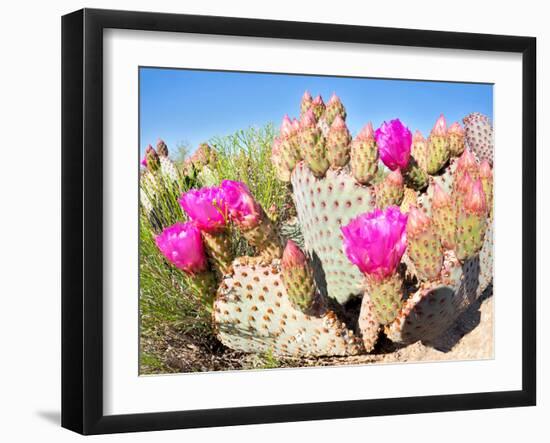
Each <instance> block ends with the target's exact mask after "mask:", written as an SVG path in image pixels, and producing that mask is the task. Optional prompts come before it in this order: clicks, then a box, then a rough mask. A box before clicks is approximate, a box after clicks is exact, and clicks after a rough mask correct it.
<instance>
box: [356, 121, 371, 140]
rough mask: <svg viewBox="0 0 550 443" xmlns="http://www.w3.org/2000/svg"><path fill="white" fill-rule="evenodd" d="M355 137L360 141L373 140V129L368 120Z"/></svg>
mask: <svg viewBox="0 0 550 443" xmlns="http://www.w3.org/2000/svg"><path fill="white" fill-rule="evenodd" d="M355 139H356V140H360V141H368V140H374V129H373V127H372V123H371V122H368V123H367V124H366V125H365V126H363V129H361V131H360V132H359V134H357V136H356V137H355Z"/></svg>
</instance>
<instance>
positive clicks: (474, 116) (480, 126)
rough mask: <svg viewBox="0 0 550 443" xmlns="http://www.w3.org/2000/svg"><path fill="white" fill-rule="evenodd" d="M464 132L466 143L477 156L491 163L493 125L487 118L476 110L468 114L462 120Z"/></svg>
mask: <svg viewBox="0 0 550 443" xmlns="http://www.w3.org/2000/svg"><path fill="white" fill-rule="evenodd" d="M462 121H463V122H464V130H465V133H466V143H467V144H468V147H469V148H470V150H471V151H472V152H474V153H475V154H476V156H477V158H478V159H479V160H480V161H481V160H484V159H485V160H487V161H488V162H489V163H490V164H491V165H492V164H493V143H494V142H493V127H492V126H491V123H490V122H489V118H488V117H487V116H485V115H483V114H480V113H478V112H473V113H471V114H468V115H467V116H466V117H464V119H463V120H462Z"/></svg>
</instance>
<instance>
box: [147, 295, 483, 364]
mask: <svg viewBox="0 0 550 443" xmlns="http://www.w3.org/2000/svg"><path fill="white" fill-rule="evenodd" d="M489 291H490V289H489ZM489 291H488V294H485V295H484V296H483V297H482V298H481V299H480V300H478V302H477V303H475V304H474V305H472V306H470V308H469V309H468V310H467V311H465V312H464V313H463V314H462V315H461V317H459V319H458V320H457V321H456V323H455V324H454V326H453V327H452V328H451V329H450V330H448V331H447V332H446V333H444V334H443V335H442V336H441V337H439V338H438V339H437V340H435V341H433V342H432V343H422V342H420V341H419V342H416V343H413V344H411V345H408V346H399V345H396V344H394V343H392V342H391V341H389V340H388V339H385V338H384V337H382V338H381V340H380V341H379V344H378V345H377V346H376V349H375V350H374V352H373V353H371V354H366V355H358V356H350V357H324V358H299V359H296V358H293V359H275V360H272V359H267V360H266V359H265V358H264V357H261V356H258V355H254V354H243V353H240V352H236V351H232V350H230V349H227V348H225V347H224V346H222V345H221V344H220V343H219V342H217V341H205V342H197V340H196V339H192V338H190V337H186V336H185V335H182V334H181V333H178V332H177V331H174V330H173V329H171V328H169V327H166V328H164V329H163V330H160V331H158V332H159V333H158V334H157V336H156V337H155V338H147V339H145V340H144V342H143V343H142V344H143V349H144V350H145V351H146V352H147V353H149V354H153V355H155V356H157V358H158V359H159V360H160V361H161V362H162V364H163V366H164V367H163V368H159V367H154V368H150V367H143V368H142V373H144V374H155V373H166V372H197V371H200V372H202V371H223V370H239V369H265V368H274V367H304V366H336V365H353V364H359V365H361V364H370V363H396V362H399V363H405V362H418V361H440V360H481V359H491V358H493V337H494V336H493V297H492V294H491V293H490V292H489Z"/></svg>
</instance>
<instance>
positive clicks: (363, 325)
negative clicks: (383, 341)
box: [357, 294, 380, 352]
mask: <svg viewBox="0 0 550 443" xmlns="http://www.w3.org/2000/svg"><path fill="white" fill-rule="evenodd" d="M357 327H358V329H359V331H360V333H361V338H362V340H363V346H364V348H365V351H367V352H370V351H372V350H373V349H374V345H375V344H376V341H377V339H378V332H379V331H380V323H379V321H378V318H376V314H375V309H374V305H373V303H372V301H371V299H370V297H369V296H368V294H365V295H363V299H362V300H361V310H360V312H359V320H358V322H357Z"/></svg>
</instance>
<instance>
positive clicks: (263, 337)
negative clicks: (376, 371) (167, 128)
mask: <svg viewBox="0 0 550 443" xmlns="http://www.w3.org/2000/svg"><path fill="white" fill-rule="evenodd" d="M346 117H347V112H346V109H345V107H344V105H343V104H342V102H341V101H340V99H339V98H338V97H337V96H336V95H333V96H332V97H331V99H330V100H329V101H328V103H327V104H326V105H325V103H324V101H323V99H322V98H321V97H320V96H318V97H316V98H313V97H312V96H311V95H310V94H309V93H308V92H306V93H305V94H304V95H303V97H302V100H301V103H300V107H299V118H294V119H291V118H289V117H288V116H285V117H284V118H283V122H282V125H281V130H280V133H279V134H278V135H277V137H275V139H274V141H273V149H272V162H273V166H274V168H275V170H276V173H277V177H278V178H279V179H280V180H282V181H285V182H287V183H289V186H291V189H292V194H293V200H294V205H295V210H296V215H297V217H296V219H295V220H293V221H292V222H291V223H287V224H283V225H281V226H277V225H276V224H274V223H273V221H272V219H271V218H270V217H268V216H267V215H266V212H265V211H264V209H263V208H262V207H261V205H259V204H258V203H257V202H256V200H255V198H254V196H253V195H252V193H251V192H250V191H249V189H248V188H247V187H246V185H244V184H243V183H239V182H232V181H229V180H224V181H223V182H222V183H217V184H213V186H212V187H209V188H202V189H199V190H192V191H189V192H187V193H185V194H184V195H183V196H182V197H181V198H180V203H181V206H182V208H183V210H184V211H185V213H186V214H187V217H188V219H189V221H188V222H187V223H186V224H185V225H178V228H177V229H175V231H174V229H173V228H167V229H166V230H165V231H164V232H163V233H161V234H159V236H158V237H157V245H158V246H159V249H160V250H161V252H162V253H163V254H164V255H165V257H166V258H167V260H168V261H169V262H170V263H171V264H173V265H174V266H177V267H179V268H180V269H181V270H182V271H183V272H186V273H187V274H188V275H189V278H190V280H191V281H196V282H197V285H199V287H200V288H202V289H203V290H205V291H208V290H210V291H211V294H210V295H209V296H205V297H204V298H203V299H204V300H205V303H208V304H209V306H208V308H209V309H211V310H212V321H213V324H214V329H215V331H216V334H217V336H218V338H219V339H220V341H221V342H222V343H223V344H225V345H226V346H228V347H230V348H232V349H235V350H239V351H243V352H272V353H273V354H274V355H281V356H331V355H337V356H342V355H355V354H359V353H365V352H372V351H373V349H374V347H375V345H376V342H377V340H378V339H379V337H380V335H381V334H385V335H386V336H387V338H389V339H390V340H393V341H395V342H398V343H411V342H414V341H417V340H423V341H425V342H429V341H430V340H433V339H435V338H437V337H438V336H439V335H441V334H443V333H444V332H445V331H446V330H447V329H448V328H449V327H450V326H452V324H453V322H454V321H455V320H456V319H457V317H458V316H459V315H460V314H461V313H462V312H463V311H464V310H465V309H466V308H467V307H468V306H470V305H471V304H472V303H473V302H474V301H476V300H477V298H478V297H479V296H480V295H481V293H482V292H483V291H484V290H485V288H487V287H488V286H489V285H490V283H491V281H492V216H493V211H492V201H493V199H492V161H493V159H492V152H493V146H492V129H491V127H490V124H489V122H488V119H487V118H486V117H484V116H482V115H481V114H470V115H469V116H468V117H466V118H465V119H464V124H465V127H464V128H462V126H461V125H460V124H459V123H454V124H452V125H451V126H449V127H447V122H446V120H445V117H444V116H443V115H441V116H440V117H439V118H438V119H437V121H436V123H435V125H434V128H433V130H432V131H431V133H430V134H429V136H428V138H427V139H425V138H424V137H423V136H422V134H421V133H420V132H418V131H417V132H416V133H415V135H414V136H413V135H412V133H411V131H410V130H409V129H408V128H407V127H406V126H405V125H404V124H403V123H402V122H401V121H400V120H398V119H395V120H391V121H389V122H384V123H383V124H382V125H381V126H380V128H378V129H377V130H376V131H375V130H374V128H373V126H372V124H371V123H367V124H366V125H365V126H364V127H363V128H362V129H361V130H360V131H359V132H358V133H357V135H356V136H355V137H353V136H352V134H351V133H350V131H349V129H348V127H347V125H346ZM165 152H167V150H165V145H164V146H159V147H157V150H156V152H154V153H153V152H151V151H150V150H148V151H147V153H146V162H145V165H146V168H147V170H149V169H150V168H151V169H152V168H155V170H156V169H159V168H162V158H165V157H166V156H165V155H164V153H165ZM208 155H211V154H210V153H208ZM183 226H184V227H185V229H184V227H183ZM170 229H172V230H171V231H170ZM229 229H236V230H238V231H239V232H240V233H241V235H242V236H243V238H244V239H246V241H248V242H249V244H251V245H252V246H254V248H255V250H256V251H257V256H254V257H234V256H233V255H232V252H233V251H231V248H230V245H229V243H228V241H227V235H228V234H227V233H228V230H229ZM192 230H198V232H200V235H199V239H202V243H201V246H200V247H198V248H195V251H199V252H197V254H196V255H198V257H199V259H198V260H197V263H195V264H194V263H189V262H188V261H189V260H187V259H184V258H182V255H183V256H187V255H189V254H190V253H189V251H188V249H187V248H189V247H191V246H190V245H189V244H188V243H189V242H188V241H187V240H186V238H187V237H185V235H186V234H185V235H184V234H182V232H184V233H185V232H187V231H190V232H191V231H192ZM192 238H193V242H196V241H197V235H196V232H195V231H193V235H192ZM289 238H291V239H289ZM293 240H294V241H293ZM178 248H179V249H178ZM201 248H202V249H201ZM203 249H204V252H200V251H202V250H203ZM189 257H191V255H189ZM201 257H202V258H201ZM213 276H214V277H215V278H216V279H217V281H218V282H219V284H218V285H217V289H214V286H213V285H212V281H213V280H212V279H213ZM354 299H361V301H360V310H359V312H358V313H357V312H355V314H353V312H352V310H351V308H350V304H353V303H352V301H353V300H354ZM355 305H356V306H357V304H355ZM350 316H351V317H353V318H352V321H349V319H350ZM345 319H346V320H345ZM346 321H347V322H348V324H347V325H346Z"/></svg>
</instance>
